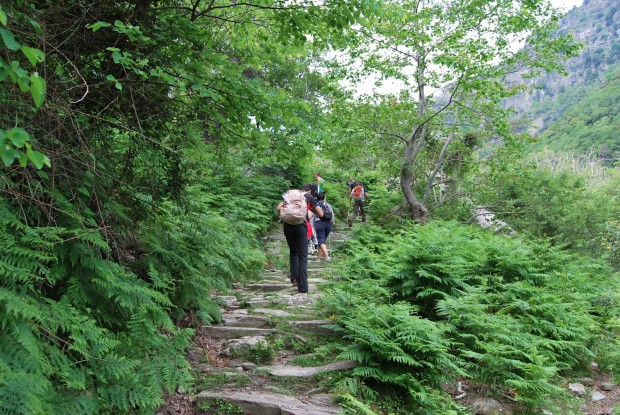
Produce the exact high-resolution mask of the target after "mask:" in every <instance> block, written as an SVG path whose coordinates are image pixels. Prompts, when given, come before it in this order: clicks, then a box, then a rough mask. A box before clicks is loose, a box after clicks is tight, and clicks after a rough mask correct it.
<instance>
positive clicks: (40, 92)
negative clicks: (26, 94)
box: [30, 73, 45, 108]
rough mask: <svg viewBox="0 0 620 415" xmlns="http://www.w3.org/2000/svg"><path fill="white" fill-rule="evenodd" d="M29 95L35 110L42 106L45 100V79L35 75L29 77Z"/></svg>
mask: <svg viewBox="0 0 620 415" xmlns="http://www.w3.org/2000/svg"><path fill="white" fill-rule="evenodd" d="M30 95H32V99H33V100H34V104H35V105H36V106H37V108H38V107H40V106H41V104H43V101H44V100H45V79H43V78H41V77H40V76H39V74H37V73H33V74H32V75H30Z"/></svg>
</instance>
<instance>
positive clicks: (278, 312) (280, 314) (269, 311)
mask: <svg viewBox="0 0 620 415" xmlns="http://www.w3.org/2000/svg"><path fill="white" fill-rule="evenodd" d="M254 313H256V314H266V315H268V316H274V317H291V316H293V314H291V313H289V312H286V311H284V310H277V309H271V308H257V309H255V310H254Z"/></svg>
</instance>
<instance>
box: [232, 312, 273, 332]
mask: <svg viewBox="0 0 620 415" xmlns="http://www.w3.org/2000/svg"><path fill="white" fill-rule="evenodd" d="M222 318H223V320H224V324H225V325H226V326H231V327H256V328H262V329H268V328H271V324H270V322H269V317H264V316H248V315H243V314H234V313H231V314H224V315H222Z"/></svg>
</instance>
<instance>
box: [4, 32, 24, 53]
mask: <svg viewBox="0 0 620 415" xmlns="http://www.w3.org/2000/svg"><path fill="white" fill-rule="evenodd" d="M0 36H2V40H3V41H4V45H5V46H6V47H7V48H9V49H10V50H18V49H19V47H20V46H21V45H20V44H19V42H17V41H16V40H15V37H14V36H13V33H12V32H11V31H10V30H8V29H0Z"/></svg>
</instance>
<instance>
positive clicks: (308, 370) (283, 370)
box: [256, 360, 357, 378]
mask: <svg viewBox="0 0 620 415" xmlns="http://www.w3.org/2000/svg"><path fill="white" fill-rule="evenodd" d="M356 366H357V362H356V361H355V360H342V361H340V362H334V363H330V364H327V365H323V366H316V367H305V366H292V365H275V366H261V367H258V368H256V370H260V371H264V372H267V373H269V374H270V375H272V376H284V377H294V378H308V377H312V376H315V375H318V374H319V373H326V372H336V371H340V370H349V369H353V368H354V367H356Z"/></svg>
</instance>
